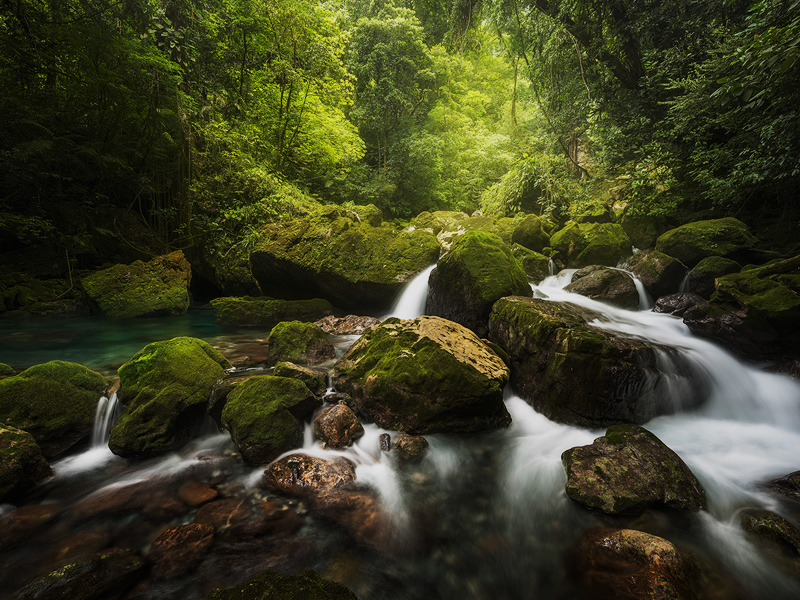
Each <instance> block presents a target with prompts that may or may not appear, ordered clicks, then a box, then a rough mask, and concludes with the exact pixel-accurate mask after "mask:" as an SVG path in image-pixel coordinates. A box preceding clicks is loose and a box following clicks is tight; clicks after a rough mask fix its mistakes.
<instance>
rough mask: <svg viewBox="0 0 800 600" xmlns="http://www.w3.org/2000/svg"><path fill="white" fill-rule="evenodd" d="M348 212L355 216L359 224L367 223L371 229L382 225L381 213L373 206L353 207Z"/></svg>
mask: <svg viewBox="0 0 800 600" xmlns="http://www.w3.org/2000/svg"><path fill="white" fill-rule="evenodd" d="M348 212H350V213H351V214H355V216H356V218H357V219H358V220H359V221H360V222H361V223H367V224H368V225H372V226H373V227H380V226H381V223H383V211H382V210H381V209H380V208H378V207H377V206H375V205H374V204H366V205H361V204H359V205H355V206H352V207H351V208H349V209H348Z"/></svg>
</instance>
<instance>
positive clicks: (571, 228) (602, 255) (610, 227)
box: [550, 221, 632, 268]
mask: <svg viewBox="0 0 800 600" xmlns="http://www.w3.org/2000/svg"><path fill="white" fill-rule="evenodd" d="M550 244H551V245H552V247H553V249H554V250H555V251H556V252H558V253H559V255H560V257H561V258H562V259H563V260H564V261H565V262H566V264H567V265H569V266H570V267H578V268H580V267H586V266H588V265H606V266H612V267H613V266H616V265H617V263H619V261H620V260H621V259H623V258H625V257H626V256H629V255H630V254H631V247H632V245H631V241H630V238H628V236H627V234H626V233H625V231H624V230H623V229H622V227H621V226H620V225H617V224H613V223H588V224H579V223H576V222H574V221H570V222H569V223H567V225H566V226H565V227H564V228H562V229H561V230H559V231H557V232H556V233H554V234H553V235H552V237H551V238H550Z"/></svg>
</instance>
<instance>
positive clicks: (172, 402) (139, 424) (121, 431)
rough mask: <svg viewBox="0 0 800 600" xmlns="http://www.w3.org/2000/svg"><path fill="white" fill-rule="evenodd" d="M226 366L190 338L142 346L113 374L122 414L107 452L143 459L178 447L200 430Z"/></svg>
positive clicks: (115, 426) (227, 366)
mask: <svg viewBox="0 0 800 600" xmlns="http://www.w3.org/2000/svg"><path fill="white" fill-rule="evenodd" d="M230 366H231V364H230V362H228V360H227V359H226V358H225V357H223V356H222V355H221V354H220V353H219V352H217V351H216V350H214V348H212V347H211V346H210V345H209V344H207V343H206V342H204V341H202V340H199V339H196V338H189V337H177V338H173V339H171V340H167V341H162V342H154V343H152V344H148V345H147V346H145V347H144V348H143V349H142V350H140V351H139V352H137V353H136V354H135V355H134V356H133V358H131V359H130V360H129V361H128V362H127V363H125V364H124V365H122V366H121V367H120V368H119V371H118V372H119V382H120V384H119V390H118V392H117V396H118V398H119V401H120V402H121V403H122V404H123V405H124V407H125V410H124V412H123V413H122V415H120V417H119V419H118V420H117V423H116V425H114V427H112V428H111V435H110V438H109V441H108V446H109V448H110V449H111V451H112V452H113V453H114V454H117V455H119V456H123V457H125V458H148V457H152V456H159V455H161V454H164V453H165V452H170V451H172V450H177V449H179V448H181V447H182V446H183V445H184V444H186V443H187V442H188V441H190V440H191V439H192V438H194V437H196V436H197V434H198V433H199V432H200V429H201V427H202V425H203V421H204V419H205V417H206V412H207V408H208V399H209V395H210V393H211V389H212V387H213V386H214V384H215V383H217V381H218V380H220V379H222V378H223V377H224V376H225V369H228V368H230Z"/></svg>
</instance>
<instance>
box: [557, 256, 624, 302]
mask: <svg viewBox="0 0 800 600" xmlns="http://www.w3.org/2000/svg"><path fill="white" fill-rule="evenodd" d="M564 290H565V291H567V292H572V293H574V294H580V295H581V296H586V297H587V298H592V299H593V300H598V301H599V302H605V303H606V304H610V305H612V306H618V307H619V308H627V309H635V308H638V306H639V291H638V290H637V289H636V284H635V283H634V282H633V279H632V278H631V277H630V275H628V274H627V273H625V272H623V271H620V270H619V269H611V268H609V267H601V266H600V265H591V266H588V267H583V268H582V269H578V270H577V271H576V272H575V273H573V275H572V282H571V283H570V284H569V285H567V286H566V287H565V288H564Z"/></svg>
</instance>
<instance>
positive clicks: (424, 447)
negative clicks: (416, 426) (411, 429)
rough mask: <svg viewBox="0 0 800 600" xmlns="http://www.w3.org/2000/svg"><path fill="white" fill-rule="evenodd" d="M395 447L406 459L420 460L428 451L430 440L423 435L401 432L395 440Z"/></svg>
mask: <svg viewBox="0 0 800 600" xmlns="http://www.w3.org/2000/svg"><path fill="white" fill-rule="evenodd" d="M394 449H395V450H397V451H398V452H399V453H400V456H401V457H403V458H404V459H406V460H420V459H422V457H423V456H425V453H426V452H427V451H428V440H426V439H425V438H424V437H422V436H421V435H408V434H407V433H401V434H400V435H398V436H397V437H396V438H395V440H394Z"/></svg>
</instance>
